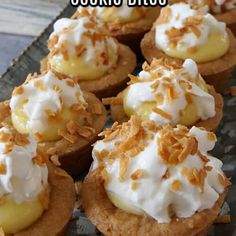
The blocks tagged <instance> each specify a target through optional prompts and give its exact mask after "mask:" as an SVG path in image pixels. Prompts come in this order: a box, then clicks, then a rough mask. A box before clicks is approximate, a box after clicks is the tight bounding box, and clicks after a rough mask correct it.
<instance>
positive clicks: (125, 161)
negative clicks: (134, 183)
mask: <svg viewBox="0 0 236 236" xmlns="http://www.w3.org/2000/svg"><path fill="white" fill-rule="evenodd" d="M128 165H129V158H128V157H126V156H125V155H122V157H121V159H120V173H119V180H120V182H123V181H124V180H125V175H126V172H127V169H128Z"/></svg>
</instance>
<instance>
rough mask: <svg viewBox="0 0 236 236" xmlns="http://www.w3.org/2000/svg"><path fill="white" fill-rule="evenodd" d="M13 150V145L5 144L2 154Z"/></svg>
mask: <svg viewBox="0 0 236 236" xmlns="http://www.w3.org/2000/svg"><path fill="white" fill-rule="evenodd" d="M13 148H14V143H13V142H7V143H6V146H5V149H4V151H3V154H7V153H9V152H12V150H13Z"/></svg>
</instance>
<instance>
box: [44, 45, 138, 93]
mask: <svg viewBox="0 0 236 236" xmlns="http://www.w3.org/2000/svg"><path fill="white" fill-rule="evenodd" d="M136 64H137V63H136V56H135V54H134V53H133V51H132V50H131V49H130V48H129V47H127V46H126V45H123V44H120V43H119V44H118V61H117V64H116V65H114V68H111V69H110V70H109V71H108V73H107V74H106V75H104V76H103V77H101V78H99V79H94V80H77V82H78V84H79V85H80V87H81V89H82V90H84V91H87V92H91V93H94V94H95V95H96V96H97V97H98V98H105V97H109V96H115V95H117V93H119V92H120V91H121V90H123V89H124V88H125V87H126V83H127V81H128V80H129V79H128V76H127V75H128V74H130V73H132V72H133V70H134V68H135V67H136ZM48 69H50V65H49V63H48V59H47V57H46V58H45V59H43V60H42V61H41V72H43V71H47V70H48ZM52 71H53V70H52ZM54 72H55V73H56V74H58V75H59V76H62V77H64V78H68V77H69V76H67V75H64V74H60V73H58V72H56V71H54ZM71 79H73V80H76V78H71Z"/></svg>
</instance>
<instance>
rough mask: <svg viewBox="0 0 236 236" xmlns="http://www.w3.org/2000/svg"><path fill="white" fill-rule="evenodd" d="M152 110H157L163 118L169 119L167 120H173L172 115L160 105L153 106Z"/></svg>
mask: <svg viewBox="0 0 236 236" xmlns="http://www.w3.org/2000/svg"><path fill="white" fill-rule="evenodd" d="M152 111H153V112H155V113H156V114H158V115H160V116H162V117H163V118H165V119H167V120H171V119H172V116H171V115H170V114H168V113H166V112H165V111H163V110H161V109H159V108H158V107H153V108H152Z"/></svg>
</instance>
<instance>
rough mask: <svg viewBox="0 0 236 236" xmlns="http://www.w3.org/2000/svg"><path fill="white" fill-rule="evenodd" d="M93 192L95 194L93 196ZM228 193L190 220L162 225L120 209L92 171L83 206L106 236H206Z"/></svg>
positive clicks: (99, 178) (84, 191)
mask: <svg viewBox="0 0 236 236" xmlns="http://www.w3.org/2000/svg"><path fill="white" fill-rule="evenodd" d="M91 193H92V194H91ZM225 195H226V192H225V193H223V194H221V195H220V197H219V199H218V201H217V202H216V203H215V205H214V206H213V207H212V208H211V209H208V210H204V211H202V212H199V213H195V214H194V215H193V216H192V217H189V218H174V219H173V220H172V221H171V222H170V223H169V224H159V223H157V222H156V221H155V220H154V219H152V218H151V217H149V216H147V215H134V214H131V213H126V212H124V211H122V210H120V209H118V208H116V207H115V206H114V205H113V204H112V203H111V201H110V200H109V198H108V197H107V194H106V192H105V189H104V186H103V182H102V181H101V176H100V175H99V173H98V171H97V170H95V171H93V172H90V173H89V174H88V175H87V177H86V178H85V180H84V183H83V186H82V192H81V197H82V204H83V208H84V209H85V214H86V216H87V217H88V218H89V219H90V220H91V221H92V223H93V224H94V225H95V226H96V227H97V228H98V229H99V230H100V231H101V232H102V233H103V234H105V235H111V236H118V235H119V236H126V235H137V236H143V235H150V236H151V235H158V236H173V235H181V236H189V235H192V236H197V235H199V236H200V235H201V236H203V235H206V233H207V231H208V229H209V227H210V226H211V225H212V224H213V222H214V220H215V218H216V217H217V215H218V213H219V212H220V210H221V206H222V204H223V202H224V198H225Z"/></svg>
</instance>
